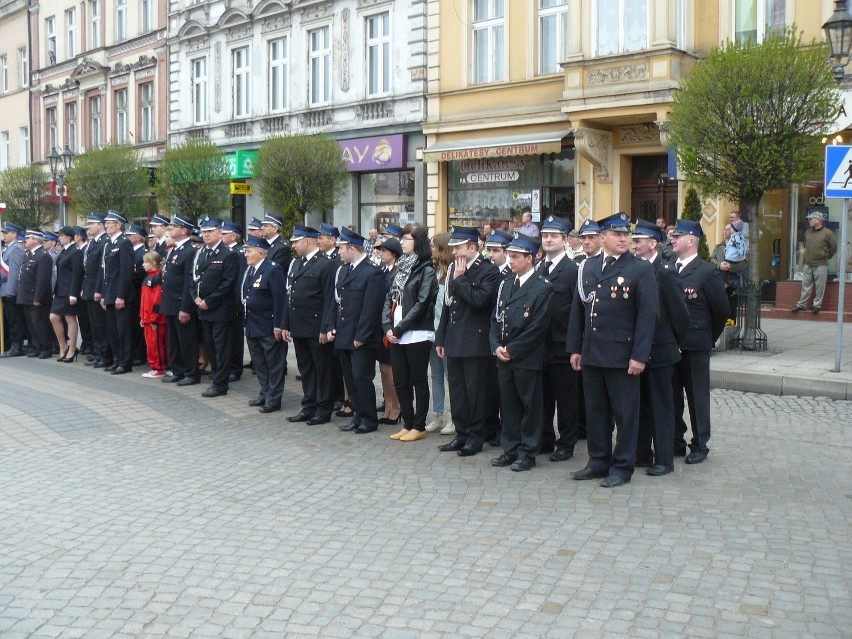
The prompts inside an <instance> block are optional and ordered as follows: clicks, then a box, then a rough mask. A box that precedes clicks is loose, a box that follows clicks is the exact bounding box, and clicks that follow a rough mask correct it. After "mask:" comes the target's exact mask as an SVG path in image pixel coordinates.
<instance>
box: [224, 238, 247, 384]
mask: <svg viewBox="0 0 852 639" xmlns="http://www.w3.org/2000/svg"><path fill="white" fill-rule="evenodd" d="M242 234H243V230H242V229H241V228H240V226H239V225H238V224H234V223H233V222H222V242H223V243H224V244H225V246H227V247H228V248H229V249H231V250H232V251H233V252H234V253H236V255H237V264H238V265H239V271H238V273H237V285H236V286H234V300H235V306H236V312H237V321H236V322H231V323H230V325H229V326H230V329H229V331H228V332H229V333H230V335H231V347H230V355H229V360H230V365H229V367H228V369H229V372H228V382H229V383H231V382H236V381H237V380H238V379H240V378H241V377H242V376H243V359H244V358H245V339H244V338H245V332H244V330H243V320H244V319H245V317H244V309H243V304H242V299H241V295H242V291H241V290H240V283H241V282H242V281H243V275H245V274H246V269H247V268H248V264H247V263H246V254H245V250H244V249H243V246H242V245H241V244H240V237H241V236H242Z"/></svg>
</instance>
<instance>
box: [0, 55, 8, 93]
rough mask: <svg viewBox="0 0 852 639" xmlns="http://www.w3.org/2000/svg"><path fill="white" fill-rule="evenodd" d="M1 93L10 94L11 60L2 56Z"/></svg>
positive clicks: (0, 67)
mask: <svg viewBox="0 0 852 639" xmlns="http://www.w3.org/2000/svg"><path fill="white" fill-rule="evenodd" d="M0 91H2V92H3V93H8V92H9V59H8V58H7V57H6V56H5V55H0Z"/></svg>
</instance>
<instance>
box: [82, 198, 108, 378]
mask: <svg viewBox="0 0 852 639" xmlns="http://www.w3.org/2000/svg"><path fill="white" fill-rule="evenodd" d="M86 233H87V234H88V236H89V246H88V247H86V252H85V253H84V255H83V290H82V291H81V293H80V297H81V299H82V300H83V301H84V302H85V303H86V309H87V310H88V315H89V326H91V329H92V356H91V358H90V360H91V361H89V362H88V363H87V364H86V366H93V367H94V368H106V367H109V366H112V365H113V358H112V351H111V350H110V346H109V337H108V336H107V326H106V310H105V309H104V307H103V306H101V302H100V300H96V299H95V292H96V289H97V285H98V275H99V274H100V272H101V263H102V262H103V256H104V255H103V254H104V248H105V247H106V245H107V244H109V238H108V237H107V234H106V231H105V230H104V216H103V215H99V214H97V213H92V214H91V215H89V217H88V218H87V219H86Z"/></svg>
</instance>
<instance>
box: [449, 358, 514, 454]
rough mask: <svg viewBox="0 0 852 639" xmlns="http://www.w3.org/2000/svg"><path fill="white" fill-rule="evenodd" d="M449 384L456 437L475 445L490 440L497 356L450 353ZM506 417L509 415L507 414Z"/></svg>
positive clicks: (497, 401)
mask: <svg viewBox="0 0 852 639" xmlns="http://www.w3.org/2000/svg"><path fill="white" fill-rule="evenodd" d="M446 362H447V386H448V387H449V389H450V411H451V413H452V417H453V423H454V424H455V425H456V437H458V438H459V439H461V440H462V441H464V442H466V443H468V444H471V445H472V446H481V445H482V443H483V442H485V441H487V438H488V435H489V434H490V433H489V422H490V421H491V419H492V416H493V413H494V410H495V405H497V404H498V403H499V400H498V399H497V386H498V385H497V384H494V383H491V382H489V380H493V379H494V378H495V377H497V371H496V366H495V364H494V357H493V356H491V355H486V356H484V357H449V356H448V357H447V359H446ZM503 419H504V421H505V416H504V418H503Z"/></svg>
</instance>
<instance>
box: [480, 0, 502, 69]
mask: <svg viewBox="0 0 852 639" xmlns="http://www.w3.org/2000/svg"><path fill="white" fill-rule="evenodd" d="M505 58H506V45H505V43H504V27H503V0H473V81H474V83H475V84H481V83H485V82H501V81H502V80H503V79H504V76H505V67H506V60H505Z"/></svg>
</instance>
